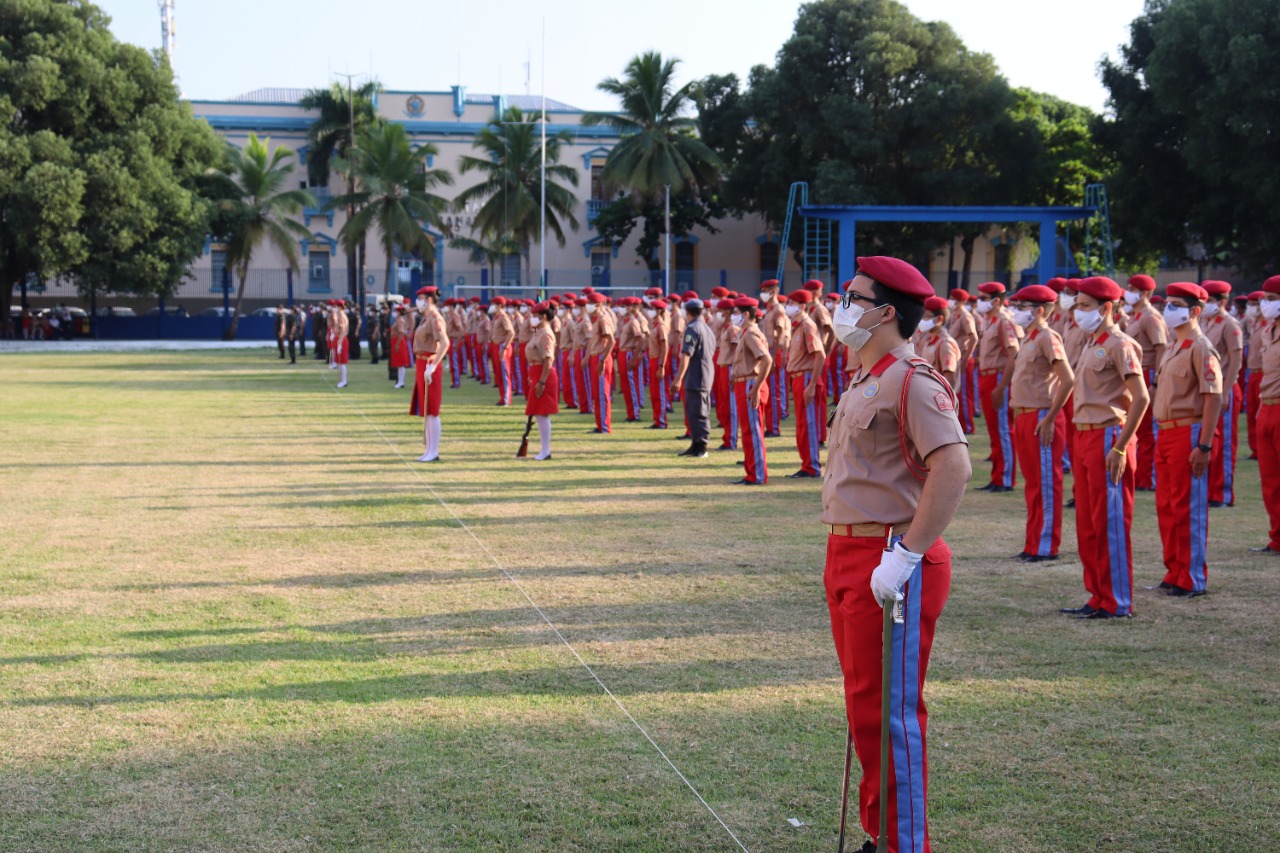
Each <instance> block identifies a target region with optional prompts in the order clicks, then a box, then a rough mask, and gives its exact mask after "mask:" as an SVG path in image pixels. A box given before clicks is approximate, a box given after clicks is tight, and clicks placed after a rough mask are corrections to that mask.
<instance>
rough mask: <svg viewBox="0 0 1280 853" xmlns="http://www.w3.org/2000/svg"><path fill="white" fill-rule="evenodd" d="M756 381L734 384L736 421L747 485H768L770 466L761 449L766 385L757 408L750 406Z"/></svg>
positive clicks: (767, 400)
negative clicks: (739, 429) (740, 428)
mask: <svg viewBox="0 0 1280 853" xmlns="http://www.w3.org/2000/svg"><path fill="white" fill-rule="evenodd" d="M757 384H758V383H757V381H756V380H754V379H750V380H745V381H741V382H740V381H738V380H734V383H733V399H734V401H735V402H736V403H737V404H738V420H739V422H740V423H741V424H742V454H743V458H744V459H745V460H746V469H747V475H746V480H747V482H749V483H767V482H769V463H768V460H767V459H766V458H765V450H764V423H765V418H766V417H767V415H768V407H769V385H768V383H767V382H766V383H765V384H764V386H763V387H762V388H761V389H760V405H758V406H753V405H751V402H750V399H751V394H752V392H754V391H755V388H756V385H757Z"/></svg>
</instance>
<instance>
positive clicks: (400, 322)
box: [391, 314, 409, 341]
mask: <svg viewBox="0 0 1280 853" xmlns="http://www.w3.org/2000/svg"><path fill="white" fill-rule="evenodd" d="M407 334H409V324H408V323H407V322H405V319H404V315H403V314H401V315H400V316H399V317H396V319H395V322H394V323H392V324H391V340H393V341H394V340H397V339H398V338H403V337H404V336H405V335H407Z"/></svg>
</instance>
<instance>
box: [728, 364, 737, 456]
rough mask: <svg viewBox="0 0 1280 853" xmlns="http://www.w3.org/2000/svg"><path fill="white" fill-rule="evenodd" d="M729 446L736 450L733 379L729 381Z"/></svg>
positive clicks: (735, 396) (735, 399) (735, 405)
mask: <svg viewBox="0 0 1280 853" xmlns="http://www.w3.org/2000/svg"><path fill="white" fill-rule="evenodd" d="M729 446H730V447H732V448H733V449H734V450H737V449H738V395H737V394H735V393H733V379H732V378H731V379H730V380H729Z"/></svg>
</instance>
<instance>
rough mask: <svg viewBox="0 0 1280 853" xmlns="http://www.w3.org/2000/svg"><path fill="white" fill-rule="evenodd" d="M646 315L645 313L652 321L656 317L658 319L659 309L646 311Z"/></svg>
mask: <svg viewBox="0 0 1280 853" xmlns="http://www.w3.org/2000/svg"><path fill="white" fill-rule="evenodd" d="M644 313H645V316H646V317H648V318H649V319H650V320H652V319H653V318H654V317H657V316H658V309H657V308H649V309H646V310H645V312H644Z"/></svg>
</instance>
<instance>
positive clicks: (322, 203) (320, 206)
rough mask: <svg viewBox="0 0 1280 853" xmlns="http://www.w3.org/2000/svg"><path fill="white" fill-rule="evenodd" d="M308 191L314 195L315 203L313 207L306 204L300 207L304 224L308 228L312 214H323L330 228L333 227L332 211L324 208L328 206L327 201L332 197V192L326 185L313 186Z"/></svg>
mask: <svg viewBox="0 0 1280 853" xmlns="http://www.w3.org/2000/svg"><path fill="white" fill-rule="evenodd" d="M310 192H311V194H312V195H313V196H315V199H316V203H315V206H314V207H312V206H310V205H308V206H307V207H304V208H303V209H302V219H303V222H304V224H305V225H306V226H307V227H308V228H310V227H311V218H312V217H313V216H323V217H324V218H325V219H326V220H328V222H329V227H330V228H332V227H333V211H332V210H328V209H326V208H328V205H329V201H330V200H331V199H332V198H333V194H332V193H331V192H329V188H328V187H313V188H312V189H311V190H310Z"/></svg>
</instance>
